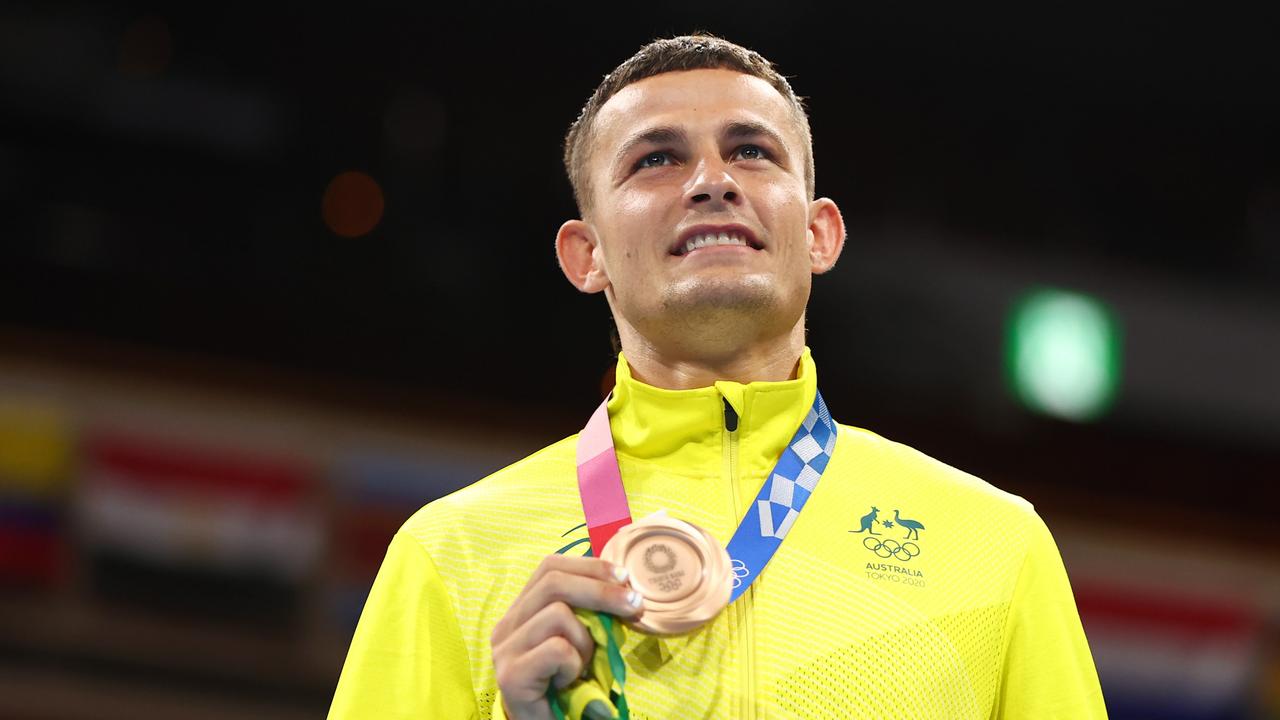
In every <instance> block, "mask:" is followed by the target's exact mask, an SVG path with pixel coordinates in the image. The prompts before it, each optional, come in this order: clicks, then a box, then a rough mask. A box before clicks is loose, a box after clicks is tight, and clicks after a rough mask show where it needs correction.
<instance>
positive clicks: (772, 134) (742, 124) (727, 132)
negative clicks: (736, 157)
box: [720, 120, 787, 150]
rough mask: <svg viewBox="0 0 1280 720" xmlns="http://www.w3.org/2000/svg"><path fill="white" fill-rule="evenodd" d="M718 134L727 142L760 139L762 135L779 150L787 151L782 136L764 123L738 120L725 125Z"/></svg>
mask: <svg viewBox="0 0 1280 720" xmlns="http://www.w3.org/2000/svg"><path fill="white" fill-rule="evenodd" d="M720 134H721V136H723V137H724V138H725V139H727V140H744V139H746V138H752V137H760V136H761V135H763V136H764V137H767V138H769V140H770V141H771V142H772V143H773V144H774V145H777V146H778V148H779V149H781V150H786V149H787V143H786V141H784V140H783V139H782V136H781V135H779V134H778V133H777V131H775V130H774V129H773V128H771V127H769V126H768V125H765V124H764V123H758V122H752V121H749V120H739V121H736V122H731V123H729V124H728V125H726V126H725V128H724V130H723V131H722V132H721V133H720Z"/></svg>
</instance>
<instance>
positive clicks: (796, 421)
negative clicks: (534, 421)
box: [609, 347, 818, 492]
mask: <svg viewBox="0 0 1280 720" xmlns="http://www.w3.org/2000/svg"><path fill="white" fill-rule="evenodd" d="M616 378H617V380H616V384H615V386H614V389H613V396H612V397H611V398H610V400H609V424H610V428H611V429H612V431H613V442H614V447H615V448H616V450H617V452H618V457H619V459H620V460H622V461H624V462H625V461H627V460H630V461H639V462H643V463H660V464H661V465H662V468H663V471H664V472H666V473H669V474H676V475H685V476H689V477H694V478H708V477H720V476H721V475H722V474H723V472H724V468H725V466H726V464H727V460H728V454H729V449H728V448H729V443H728V442H726V441H727V440H728V439H729V438H730V437H731V436H729V435H727V434H726V427H725V420H726V413H725V403H726V402H727V403H728V404H729V405H730V406H732V407H733V409H734V411H735V412H736V413H737V416H738V426H737V440H738V446H737V449H738V454H737V466H738V476H739V477H740V478H743V479H744V480H747V479H754V482H755V484H756V486H757V487H758V485H759V482H760V479H761V478H763V477H764V475H765V474H766V473H768V472H769V471H770V470H772V469H773V466H774V464H775V463H776V462H777V460H778V457H779V456H780V455H781V454H782V451H783V449H784V448H785V447H786V446H787V443H789V442H790V441H791V437H792V436H793V435H794V434H795V431H796V428H797V427H799V426H800V422H801V421H802V420H803V419H804V417H805V415H806V414H807V413H808V412H809V409H810V408H811V407H812V406H813V399H814V396H815V395H816V394H817V390H818V374H817V369H816V367H815V366H814V363H813V358H812V357H811V356H810V353H809V348H807V347H806V348H805V349H804V352H803V353H801V355H800V360H799V363H798V364H797V370H796V377H795V378H794V379H791V380H783V381H781V382H752V383H746V384H743V383H737V382H731V381H727V380H721V381H717V382H716V383H715V384H714V385H712V386H710V387H703V388H695V389H692V390H666V389H663V388H658V387H654V386H652V385H646V384H645V383H643V382H641V381H639V380H637V379H635V377H633V376H632V375H631V368H630V367H629V366H628V365H627V361H626V358H625V357H624V356H623V355H622V354H619V355H618V367H617V372H616ZM624 476H625V471H624ZM752 492H754V491H752Z"/></svg>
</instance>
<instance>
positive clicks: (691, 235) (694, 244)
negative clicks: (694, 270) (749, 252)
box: [671, 225, 764, 255]
mask: <svg viewBox="0 0 1280 720" xmlns="http://www.w3.org/2000/svg"><path fill="white" fill-rule="evenodd" d="M722 246H729V247H732V246H737V247H746V248H751V249H753V250H761V249H763V248H764V246H763V245H762V244H761V243H760V241H759V240H757V239H756V237H755V235H753V234H752V233H751V231H750V230H748V229H746V228H744V227H742V226H740V225H734V226H724V227H706V226H704V227H696V228H690V229H689V230H686V231H685V232H683V233H681V234H680V240H679V241H678V242H677V243H676V244H675V246H674V247H672V249H671V254H672V255H688V254H689V253H691V252H694V251H695V250H701V249H702V248H707V247H722Z"/></svg>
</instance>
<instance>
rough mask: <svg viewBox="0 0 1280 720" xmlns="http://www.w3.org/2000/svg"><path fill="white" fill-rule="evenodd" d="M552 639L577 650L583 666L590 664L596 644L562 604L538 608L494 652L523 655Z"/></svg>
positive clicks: (583, 626)
mask: <svg viewBox="0 0 1280 720" xmlns="http://www.w3.org/2000/svg"><path fill="white" fill-rule="evenodd" d="M553 637H562V638H564V639H566V640H568V641H569V644H570V645H572V646H573V648H574V649H575V650H577V652H578V657H579V659H580V660H581V661H582V665H583V666H585V665H586V663H589V662H591V654H592V653H593V652H595V648H596V642H595V640H594V639H592V637H591V632H590V631H589V630H587V628H586V626H585V625H583V624H582V621H581V620H579V619H578V616H577V615H574V614H573V608H571V607H569V606H568V605H565V604H564V603H562V602H557V603H552V604H550V605H548V606H546V607H544V608H542V610H540V611H539V612H538V613H537V614H536V615H534V616H533V617H532V618H531V619H530V620H529V622H527V623H524V624H523V625H521V626H519V627H517V628H516V629H515V630H514V631H512V633H511V634H510V635H508V636H507V638H506V639H505V640H504V641H503V642H502V644H501V645H500V646H499V648H497V650H499V651H501V652H502V653H503V654H510V655H517V656H518V655H523V654H525V653H528V652H529V651H530V650H533V649H534V648H536V647H537V646H539V645H541V644H543V643H545V642H546V641H547V640H548V639H550V638H553Z"/></svg>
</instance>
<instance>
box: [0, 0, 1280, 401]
mask: <svg viewBox="0 0 1280 720" xmlns="http://www.w3.org/2000/svg"><path fill="white" fill-rule="evenodd" d="M604 8H605V6H602V5H598V4H591V5H585V4H584V5H580V6H577V7H572V8H570V7H561V8H550V7H546V8H544V7H542V6H539V7H538V8H537V9H536V10H535V9H525V10H522V11H520V12H518V13H508V12H506V11H503V10H499V9H496V8H492V7H491V6H490V5H488V4H474V5H471V6H459V7H455V8H453V9H451V10H447V11H442V10H439V9H436V8H433V7H431V4H429V3H412V4H410V3H363V4H360V5H358V6H357V5H343V6H338V7H335V8H331V9H326V8H325V7H324V6H323V4H315V3H312V4H305V5H304V4H283V3H281V4H275V5H270V4H253V5H250V4H240V5H235V4H233V5H227V4H211V3H181V4H179V3H174V4H171V6H169V7H164V6H155V5H145V6H144V5H133V4H123V3H105V4H83V5H68V4H48V3H39V4H36V3H33V4H27V5H16V6H14V5H9V6H6V7H5V8H3V10H0V27H2V28H3V30H2V32H3V35H2V36H0V67H3V69H2V70H0V96H3V97H4V102H3V104H2V105H0V197H2V198H3V204H4V213H3V216H2V217H0V238H2V240H0V243H2V255H0V322H2V323H4V324H6V325H9V326H12V327H18V328H30V329H38V330H44V331H56V332H59V333H68V334H71V335H74V336H82V337H86V338H106V339H111V340H115V341H123V342H130V343H136V344H140V345H143V346H154V347H159V348H169V349H178V350H183V351H190V352H198V353H202V354H207V355H211V356H215V357H226V358H234V359H243V360H249V361H252V362H256V363H263V364H267V365H271V366H276V367H280V368H284V369H290V368H293V369H306V370H314V371H321V372H326V373H334V374H337V375H341V376H345V377H353V378H362V379H371V380H376V381H379V382H387V383H393V384H397V385H399V386H403V387H406V388H417V389H419V390H430V389H431V388H436V387H441V388H446V387H447V388H459V387H468V388H470V390H468V392H473V393H476V394H478V395H480V396H484V397H490V398H497V397H508V398H509V397H513V396H516V397H520V398H521V399H526V400H528V401H530V402H546V403H557V402H558V403H561V404H562V405H569V406H573V407H578V406H580V405H582V404H583V403H585V402H587V401H589V399H590V398H591V397H592V396H593V395H594V393H595V390H596V388H595V384H596V383H595V378H598V377H599V375H600V372H601V370H602V369H604V368H605V367H606V365H607V364H608V363H609V343H608V340H607V333H608V325H607V311H606V308H605V307H604V303H603V301H602V300H600V299H599V298H594V297H593V298H587V297H583V296H580V295H578V294H577V293H576V292H575V291H573V290H572V289H571V288H570V286H569V285H568V284H567V283H566V282H564V280H563V278H562V277H561V276H560V275H559V271H558V270H557V268H556V265H555V261H554V258H553V255H552V248H551V241H552V238H553V234H554V231H555V229H556V228H557V227H558V225H559V223H560V222H561V221H563V220H564V219H566V218H568V217H570V216H572V215H573V214H574V208H573V206H572V201H571V197H570V193H569V189H568V185H567V183H566V182H565V180H564V179H563V173H562V170H561V168H560V164H559V143H560V138H561V136H562V133H563V131H564V129H565V127H566V126H567V124H568V123H569V122H570V121H571V120H572V119H573V118H574V117H575V115H576V113H577V109H578V107H579V106H580V105H581V103H582V101H583V100H584V99H585V97H586V96H587V95H588V93H589V92H590V90H591V89H592V88H593V86H594V84H595V82H596V81H597V80H598V79H599V78H600V77H601V76H602V75H603V74H604V73H606V72H607V71H608V70H609V69H610V68H611V67H612V66H613V65H614V64H615V63H617V62H618V61H620V60H622V59H623V58H625V57H626V56H627V55H629V54H630V53H631V52H632V51H633V50H634V49H636V48H637V47H638V46H639V45H640V44H642V43H643V42H644V41H646V40H647V39H650V38H652V37H655V36H659V35H668V34H672V33H679V32H687V31H690V30H693V29H698V28H701V29H705V30H709V31H712V32H715V33H717V34H721V35H724V36H726V37H729V38H730V39H733V40H735V41H738V42H741V43H743V44H745V45H748V46H750V47H753V48H755V49H758V50H760V51H761V52H763V53H764V54H765V55H766V56H767V57H769V58H771V59H773V60H774V61H775V62H776V63H777V64H778V66H779V67H780V69H781V70H782V71H783V72H784V73H786V74H787V75H789V76H790V77H791V78H792V81H793V84H794V86H795V87H796V89H797V91H798V92H799V93H800V94H802V95H805V96H808V97H809V98H810V109H811V113H812V124H813V132H814V136H815V142H816V154H817V164H818V188H819V192H820V193H821V194H824V195H828V196H830V197H833V198H835V199H836V200H837V201H838V202H839V203H840V204H841V206H842V208H843V210H844V213H845V215H846V218H847V219H848V220H849V222H850V225H851V228H852V234H851V238H850V241H851V243H852V244H854V245H857V244H859V243H866V244H875V243H884V242H887V240H885V237H886V235H885V234H884V232H883V230H884V229H885V228H888V227H894V228H904V227H905V228H913V227H924V228H930V229H931V230H930V231H931V232H934V233H935V234H936V233H942V234H944V235H946V236H948V237H953V238H954V243H955V244H956V247H957V248H958V249H959V250H960V251H961V252H965V251H968V250H972V251H974V252H979V253H985V254H994V255H1000V254H1003V253H1021V254H1027V253H1031V254H1035V253H1049V254H1055V255H1063V256H1070V257H1079V258H1087V259H1088V260H1089V261H1090V262H1096V263H1100V264H1101V265H1103V266H1106V267H1110V268H1113V269H1115V270H1116V271H1117V272H1120V273H1125V272H1129V271H1134V272H1150V271H1155V272H1160V273H1163V274H1165V275H1167V276H1170V277H1174V278H1181V279H1184V280H1186V281H1187V282H1191V283H1195V284H1197V285H1203V286H1209V287H1233V288H1241V287H1245V288H1252V289H1253V290H1254V291H1256V292H1257V293H1259V294H1260V295H1262V296H1264V297H1268V298H1270V299H1272V300H1275V299H1276V295H1277V293H1276V289H1275V288H1276V281H1277V279H1280V250H1278V249H1277V245H1278V244H1280V99H1278V98H1277V93H1276V88H1277V87H1280V52H1277V50H1276V43H1275V38H1276V30H1277V29H1280V26H1278V25H1277V23H1276V22H1275V20H1276V18H1275V16H1274V14H1272V15H1271V16H1269V17H1264V16H1263V15H1262V14H1259V12H1256V11H1255V12H1252V13H1251V14H1249V15H1238V16H1229V15H1228V14H1227V12H1226V11H1224V10H1221V9H1218V8H1215V9H1213V10H1212V11H1209V10H1208V9H1206V8H1201V10H1200V12H1199V13H1197V14H1183V15H1177V14H1174V13H1173V12H1171V11H1169V10H1168V9H1166V8H1162V9H1160V10H1159V12H1154V11H1153V12H1149V13H1148V12H1140V11H1138V10H1134V9H1129V10H1124V11H1119V10H1117V9H1115V8H1114V7H1113V8H1109V9H1105V10H1096V11H1085V10H1083V9H1081V8H1079V7H1077V6H1074V5H1072V6H1067V7H1065V8H1063V9H1061V10H1056V11H1055V10H1045V9H1028V8H1026V7H1025V6H1024V7H1023V8H1022V9H1020V10H1018V11H1015V12H1012V13H1010V12H1004V11H1001V12H997V11H996V10H994V9H981V10H979V9H973V8H969V7H965V8H957V7H947V6H944V5H942V4H939V6H938V7H937V8H932V9H926V8H924V7H922V6H919V5H914V4H913V5H911V6H910V7H907V6H893V7H890V6H889V5H886V4H876V5H875V7H866V8H862V9H858V10H853V11H842V12H840V13H838V14H835V15H832V14H831V13H830V11H829V10H828V9H827V7H826V5H822V4H816V3H803V2H801V3H790V4H785V5H784V4H781V3H763V2H748V3H737V4H732V5H729V6H717V7H715V8H711V7H704V6H699V7H697V8H692V9H690V7H689V6H687V5H685V4H683V3H673V2H657V3H647V4H645V5H643V6H626V5H617V6H612V7H610V8H609V9H604ZM346 170H360V171H362V172H365V173H368V174H369V175H370V176H372V177H373V178H374V179H375V180H376V181H377V182H378V183H379V184H380V185H381V187H382V189H383V191H384V194H385V202H386V209H385V213H384V215H383V216H382V220H381V222H380V224H379V225H378V226H377V227H376V229H374V230H373V231H372V232H371V233H369V234H367V235H364V236H362V237H358V238H345V237H339V236H337V235H335V234H333V233H332V232H330V231H329V230H328V229H327V228H326V226H325V224H324V223H323V222H322V219H321V212H320V209H321V198H322V194H323V193H324V191H325V188H326V185H327V184H328V183H329V181H330V180H331V179H332V178H333V177H334V176H335V175H337V174H338V173H340V172H342V171H346ZM853 277H854V275H853V274H851V271H850V270H849V269H848V268H847V267H841V268H837V270H836V271H835V272H834V273H833V274H832V275H830V276H828V277H827V278H823V279H821V280H820V281H819V282H818V284H817V286H816V291H815V292H816V296H815V300H820V299H821V298H822V296H823V293H825V292H829V290H828V288H831V287H833V286H838V285H839V284H840V283H842V282H850V281H851V279H852V278H853ZM820 329H821V327H819V326H815V336H814V337H813V338H812V341H813V344H814V345H815V350H816V351H817V352H818V355H819V357H821V352H820V350H821V348H822V347H823V343H824V342H828V341H827V340H824V338H823V337H820V336H818V335H817V331H818V330H820ZM839 349H840V351H841V352H845V348H844V347H839ZM859 352H883V351H882V350H877V349H876V348H874V347H869V348H868V347H863V348H860V349H859ZM513 370H514V372H512V371H513ZM535 377H536V378H540V379H545V381H541V382H537V383H531V382H528V378H535ZM583 378H588V379H589V381H587V382H584V381H583ZM852 386H853V387H854V389H855V390H856V383H852ZM851 392H852V390H851Z"/></svg>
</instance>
